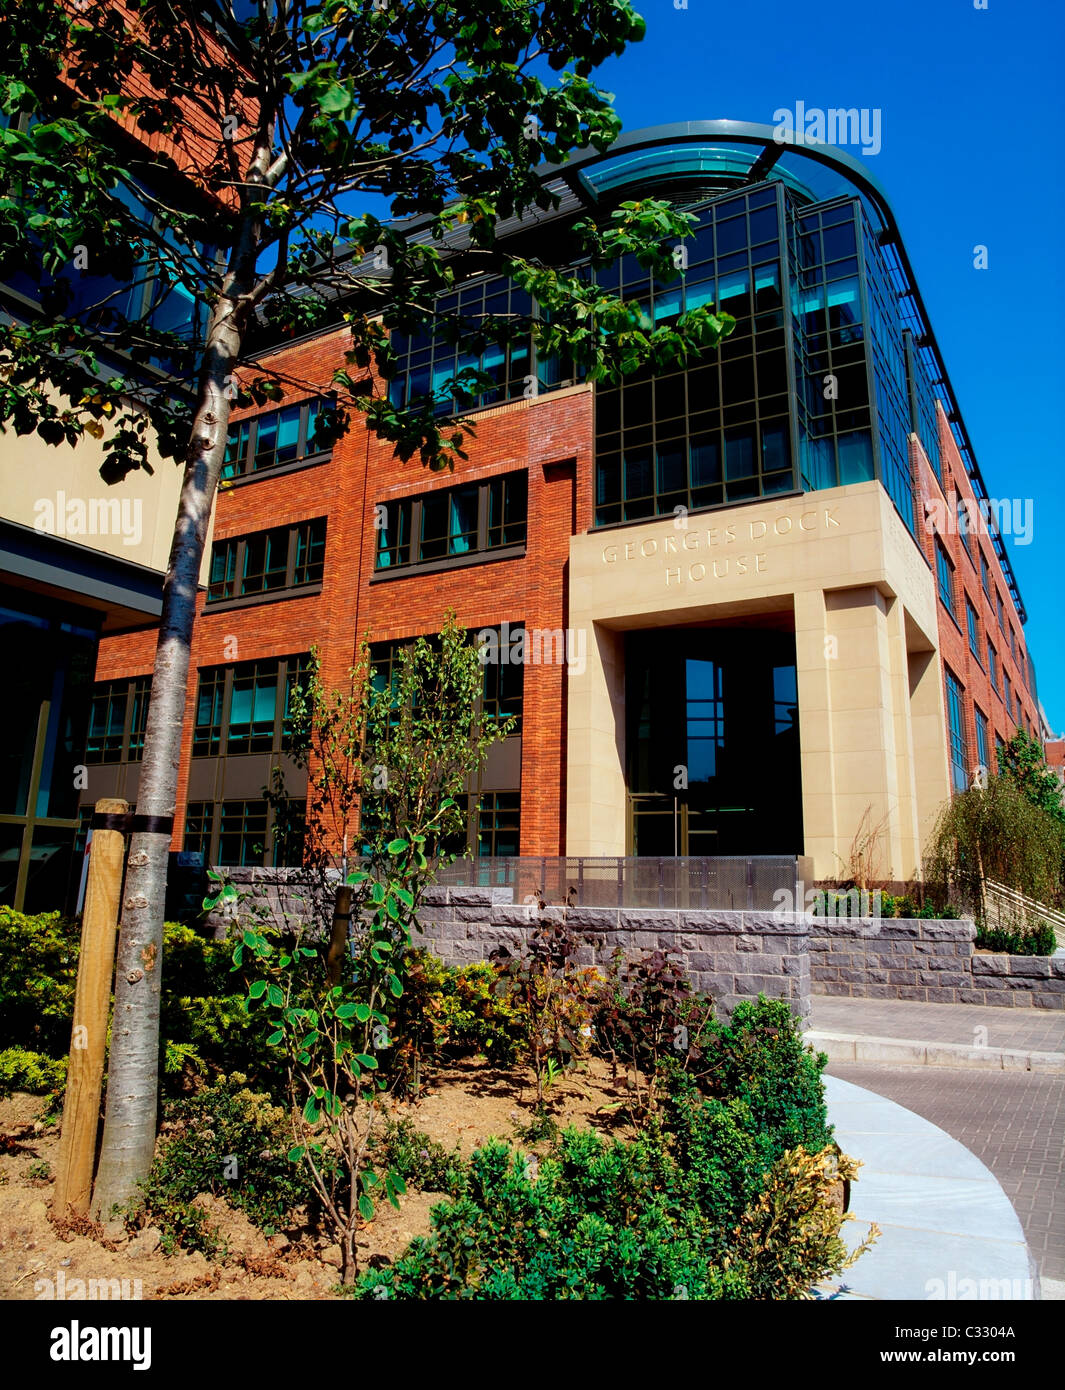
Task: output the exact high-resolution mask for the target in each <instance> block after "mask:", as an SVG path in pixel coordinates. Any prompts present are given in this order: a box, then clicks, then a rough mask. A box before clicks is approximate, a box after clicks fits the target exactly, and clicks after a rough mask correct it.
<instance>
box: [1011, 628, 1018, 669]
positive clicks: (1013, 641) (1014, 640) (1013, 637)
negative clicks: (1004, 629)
mask: <svg viewBox="0 0 1065 1390" xmlns="http://www.w3.org/2000/svg"><path fill="white" fill-rule="evenodd" d="M1010 655H1011V656H1012V657H1013V659H1014V661H1016V660H1017V633H1016V631H1015V629H1014V627H1013V624H1012V623H1010Z"/></svg>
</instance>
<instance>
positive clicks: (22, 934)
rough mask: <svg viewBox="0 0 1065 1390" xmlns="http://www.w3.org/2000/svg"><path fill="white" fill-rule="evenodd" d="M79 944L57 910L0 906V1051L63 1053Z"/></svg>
mask: <svg viewBox="0 0 1065 1390" xmlns="http://www.w3.org/2000/svg"><path fill="white" fill-rule="evenodd" d="M80 941H81V932H80V928H79V927H78V924H77V923H76V922H71V921H68V920H67V919H66V918H63V917H61V916H60V915H59V913H58V912H42V913H39V914H38V915H37V916H35V917H27V916H25V915H24V914H23V913H21V912H15V911H14V910H13V909H12V908H10V907H0V1048H16V1049H22V1048H26V1049H28V1050H29V1052H31V1053H41V1054H44V1055H45V1056H46V1057H48V1058H59V1057H65V1056H66V1055H67V1052H68V1050H69V1048H70V1026H71V1022H72V1020H73V1017H74V988H75V985H76V983H77V974H78V947H79V945H80ZM26 1089H31V1088H29V1087H27V1088H26Z"/></svg>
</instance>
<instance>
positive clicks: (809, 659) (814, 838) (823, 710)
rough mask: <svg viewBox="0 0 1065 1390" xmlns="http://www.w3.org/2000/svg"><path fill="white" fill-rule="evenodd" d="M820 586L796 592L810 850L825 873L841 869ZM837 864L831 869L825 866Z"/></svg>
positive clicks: (826, 638)
mask: <svg viewBox="0 0 1065 1390" xmlns="http://www.w3.org/2000/svg"><path fill="white" fill-rule="evenodd" d="M829 636H830V635H829V634H828V632H827V631H826V627H825V596H824V593H823V592H822V591H821V590H820V589H805V590H799V591H798V592H797V593H796V594H795V673H796V681H797V684H798V694H799V764H800V769H801V775H802V820H803V845H804V848H805V852H806V853H807V854H808V855H810V856H811V857H812V858H813V861H814V872H815V873H816V874H817V875H818V876H819V877H829V876H830V875H832V874H834V873H835V868H834V866H835V863H836V859H835V853H834V851H835V848H836V842H837V838H838V836H837V832H836V792H835V785H834V781H835V774H834V768H835V755H834V750H833V743H832V699H831V688H830V683H829V671H828V664H829V661H830V660H831V659H832V657H831V650H832V648H831V644H830V641H829ZM826 865H832V866H833V867H832V868H830V869H828V868H826V867H825V866H826Z"/></svg>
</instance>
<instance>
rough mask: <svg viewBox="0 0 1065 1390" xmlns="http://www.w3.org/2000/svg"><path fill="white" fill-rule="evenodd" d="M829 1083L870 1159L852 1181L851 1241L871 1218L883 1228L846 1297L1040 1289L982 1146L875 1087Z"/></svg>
mask: <svg viewBox="0 0 1065 1390" xmlns="http://www.w3.org/2000/svg"><path fill="white" fill-rule="evenodd" d="M879 1071H880V1069H879V1068H878V1069H876V1074H879ZM981 1076H983V1074H982V1073H981ZM873 1084H876V1083H875V1077H874V1082H873ZM825 1093H826V1098H827V1101H828V1114H829V1119H830V1120H831V1121H832V1123H833V1124H834V1125H835V1126H836V1138H837V1140H838V1142H839V1144H840V1146H841V1147H842V1148H843V1149H844V1151H845V1152H846V1153H849V1154H851V1155H853V1157H855V1158H858V1159H861V1160H862V1163H863V1164H864V1167H863V1168H862V1170H861V1172H860V1174H859V1178H858V1181H857V1182H856V1183H855V1184H854V1186H853V1188H852V1196H851V1212H852V1213H853V1215H854V1217H855V1218H856V1219H855V1220H854V1221H852V1222H849V1223H848V1225H847V1227H846V1228H845V1231H846V1233H847V1239H848V1243H849V1244H850V1245H851V1247H852V1248H853V1246H854V1245H855V1244H857V1243H858V1242H859V1241H860V1240H861V1239H862V1238H863V1237H864V1236H865V1235H867V1234H868V1231H869V1225H870V1223H871V1222H875V1223H876V1224H877V1225H878V1226H879V1227H880V1230H881V1235H880V1237H879V1239H878V1240H877V1242H876V1244H875V1245H874V1246H873V1248H872V1249H871V1250H870V1251H868V1252H867V1253H866V1254H865V1255H863V1256H862V1257H861V1259H860V1260H859V1261H858V1262H857V1264H856V1265H854V1266H853V1268H851V1269H850V1270H848V1271H847V1272H846V1273H845V1274H844V1276H843V1281H842V1291H841V1292H840V1293H839V1294H838V1296H839V1297H843V1298H851V1299H916V1300H921V1301H926V1300H928V1299H931V1298H935V1297H939V1298H947V1299H950V1298H981V1297H982V1298H985V1299H986V1298H998V1299H1001V1298H1009V1299H1030V1298H1033V1297H1035V1284H1034V1281H1033V1279H1032V1274H1033V1272H1034V1271H1033V1267H1032V1262H1031V1258H1030V1256H1029V1253H1028V1249H1027V1246H1026V1245H1025V1240H1024V1232H1023V1231H1022V1229H1021V1224H1020V1222H1019V1221H1018V1219H1017V1214H1016V1212H1015V1211H1014V1210H1013V1207H1012V1206H1011V1205H1010V1201H1009V1198H1008V1197H1007V1196H1006V1194H1005V1193H1004V1192H1003V1190H1002V1188H1001V1187H1000V1186H999V1184H998V1182H997V1181H996V1180H995V1177H994V1175H993V1174H992V1173H991V1172H990V1171H989V1170H988V1169H987V1168H986V1167H985V1166H984V1164H983V1163H981V1162H980V1160H979V1159H978V1158H977V1157H976V1156H975V1155H974V1154H972V1153H970V1152H969V1151H968V1149H966V1148H965V1147H963V1145H961V1144H960V1143H958V1141H957V1140H956V1139H953V1138H951V1136H950V1135H949V1134H947V1133H945V1132H944V1131H943V1130H942V1129H940V1128H938V1127H937V1126H936V1125H934V1124H931V1123H930V1122H929V1121H928V1120H926V1119H924V1118H922V1116H920V1115H918V1114H915V1113H914V1112H913V1111H912V1110H908V1109H904V1108H903V1107H902V1106H901V1105H898V1104H896V1103H894V1102H893V1101H891V1100H887V1099H885V1098H884V1097H883V1096H881V1095H878V1094H876V1093H874V1092H873V1091H872V1090H866V1089H863V1088H862V1087H859V1086H856V1085H854V1084H852V1083H851V1082H849V1081H845V1080H842V1079H841V1078H839V1077H836V1076H827V1077H826V1078H825ZM836 1287H837V1288H838V1287H839V1285H838V1284H837V1286H836Z"/></svg>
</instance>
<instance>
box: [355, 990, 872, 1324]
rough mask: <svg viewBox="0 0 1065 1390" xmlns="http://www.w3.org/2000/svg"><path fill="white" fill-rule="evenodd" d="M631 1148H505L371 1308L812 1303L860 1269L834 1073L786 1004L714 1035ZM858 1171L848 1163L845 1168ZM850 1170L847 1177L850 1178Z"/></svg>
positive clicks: (476, 1170)
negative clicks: (560, 1302) (465, 1302)
mask: <svg viewBox="0 0 1065 1390" xmlns="http://www.w3.org/2000/svg"><path fill="white" fill-rule="evenodd" d="M710 1032H711V1036H710V1037H709V1039H708V1040H706V1042H705V1050H704V1054H703V1055H702V1057H701V1058H700V1067H699V1069H697V1070H695V1071H684V1070H680V1069H679V1068H678V1069H676V1070H673V1071H671V1073H670V1084H671V1090H670V1092H669V1094H668V1095H667V1097H666V1098H665V1100H664V1103H663V1105H662V1108H661V1110H660V1111H658V1112H657V1113H653V1114H652V1115H651V1117H650V1119H649V1120H648V1122H647V1125H646V1127H645V1129H644V1130H643V1131H642V1132H641V1133H640V1134H639V1135H638V1137H637V1138H636V1139H634V1140H631V1141H627V1142H626V1141H621V1140H614V1141H607V1140H605V1139H603V1138H601V1137H600V1136H599V1135H597V1134H595V1133H592V1132H590V1131H587V1130H577V1129H567V1130H565V1131H564V1132H563V1133H562V1135H561V1136H560V1137H559V1139H558V1140H557V1142H556V1143H555V1145H554V1146H553V1148H552V1150H551V1151H550V1153H549V1154H548V1155H547V1156H546V1157H545V1158H543V1159H541V1160H540V1161H539V1164H538V1167H537V1166H536V1163H537V1161H536V1160H532V1159H529V1158H527V1157H526V1156H525V1155H523V1154H522V1153H520V1152H518V1151H516V1150H514V1149H512V1148H511V1147H510V1146H509V1145H506V1144H503V1143H501V1142H499V1141H496V1140H492V1141H490V1142H489V1143H488V1144H486V1145H484V1146H483V1147H482V1148H481V1149H479V1150H477V1151H476V1152H475V1153H474V1155H473V1156H472V1158H471V1160H470V1163H469V1166H468V1170H467V1174H466V1182H465V1185H464V1186H463V1187H462V1188H461V1190H460V1191H459V1194H458V1196H457V1199H456V1200H454V1201H452V1202H449V1203H445V1204H442V1205H440V1206H438V1207H436V1208H434V1210H433V1212H432V1222H433V1233H432V1235H430V1236H429V1237H428V1238H425V1239H420V1240H416V1241H414V1242H412V1244H411V1246H410V1247H409V1249H408V1250H407V1251H406V1253H405V1254H404V1255H403V1257H402V1258H401V1259H400V1260H398V1261H397V1262H396V1263H395V1264H394V1265H392V1266H391V1267H390V1268H389V1269H388V1270H387V1271H385V1272H381V1271H370V1272H368V1273H366V1274H365V1275H364V1276H363V1278H362V1279H361V1281H360V1282H359V1284H358V1286H357V1291H356V1296H357V1297H360V1298H381V1297H394V1298H404V1299H406V1298H437V1299H537V1300H540V1299H560V1298H566V1299H572V1298H587V1299H605V1298H620V1299H671V1298H691V1299H695V1298H698V1299H737V1298H756V1297H757V1298H800V1297H807V1296H808V1295H809V1290H810V1289H811V1288H812V1287H813V1286H814V1285H816V1284H817V1283H818V1282H819V1281H821V1280H822V1279H824V1278H826V1277H828V1276H829V1275H831V1274H836V1273H839V1272H840V1271H841V1270H842V1269H843V1268H844V1267H845V1266H846V1264H847V1262H848V1256H847V1253H846V1250H845V1248H844V1246H843V1243H842V1241H841V1240H840V1239H839V1228H840V1224H841V1220H842V1218H841V1215H840V1213H839V1211H838V1209H837V1208H836V1207H835V1206H834V1205H833V1204H832V1202H831V1201H830V1200H829V1197H830V1191H831V1186H832V1183H833V1182H834V1181H835V1168H836V1158H835V1154H834V1151H833V1149H832V1148H831V1147H829V1146H830V1142H831V1129H830V1127H829V1125H828V1123H827V1115H826V1112H825V1105H824V1095H823V1088H822V1084H821V1071H822V1069H823V1068H824V1065H825V1061H826V1059H825V1058H824V1056H822V1055H818V1056H815V1055H813V1054H812V1053H811V1052H810V1051H809V1050H808V1049H807V1048H806V1047H805V1046H804V1045H803V1043H802V1039H801V1036H800V1034H799V1032H798V1029H797V1026H796V1023H795V1021H794V1019H793V1018H792V1015H791V1010H790V1007H789V1005H788V1004H787V1002H786V1001H782V1000H766V999H761V998H760V999H759V1000H758V1001H757V1002H755V1003H748V1004H744V1005H741V1006H740V1007H738V1008H737V1010H736V1012H735V1014H734V1015H733V1018H732V1020H731V1022H730V1023H728V1024H720V1023H713V1024H712V1025H711V1029H710ZM844 1166H845V1165H844ZM852 1172H853V1170H852V1169H850V1168H849V1167H848V1169H847V1173H848V1175H852Z"/></svg>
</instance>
